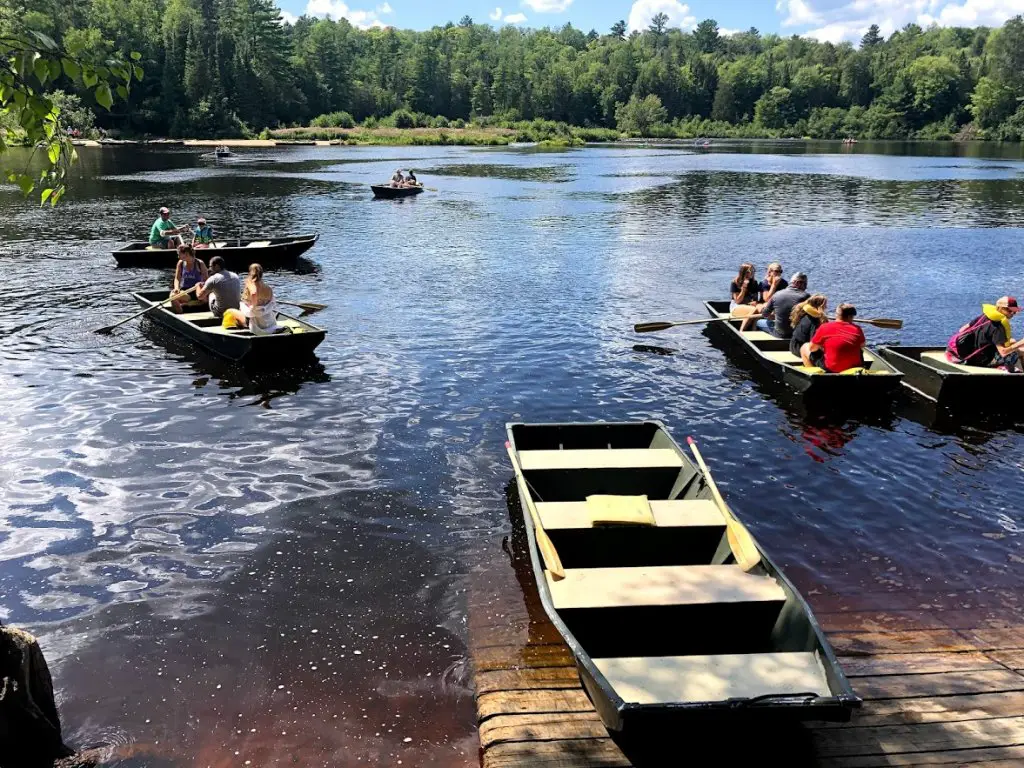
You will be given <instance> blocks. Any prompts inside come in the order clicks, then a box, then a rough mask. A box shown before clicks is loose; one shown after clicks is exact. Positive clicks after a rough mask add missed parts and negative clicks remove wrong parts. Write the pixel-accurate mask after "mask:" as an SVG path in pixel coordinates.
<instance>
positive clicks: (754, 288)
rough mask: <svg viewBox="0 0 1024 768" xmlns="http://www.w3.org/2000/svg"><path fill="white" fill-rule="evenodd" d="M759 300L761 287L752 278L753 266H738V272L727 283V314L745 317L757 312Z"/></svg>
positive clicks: (744, 264) (745, 264)
mask: <svg viewBox="0 0 1024 768" xmlns="http://www.w3.org/2000/svg"><path fill="white" fill-rule="evenodd" d="M760 298H761V286H760V285H759V284H758V282H757V280H756V279H755V278H754V265H753V264H747V263H743V264H740V271H739V273H738V274H737V275H736V277H734V278H733V280H732V282H731V283H729V299H730V301H729V314H730V315H732V316H733V317H747V316H749V315H752V314H754V312H756V311H757V302H758V300H759V299H760Z"/></svg>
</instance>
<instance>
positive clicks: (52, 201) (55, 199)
mask: <svg viewBox="0 0 1024 768" xmlns="http://www.w3.org/2000/svg"><path fill="white" fill-rule="evenodd" d="M65 189H66V187H65V186H64V185H63V184H61V185H60V186H59V187H57V189H56V191H55V192H54V193H53V196H52V197H51V198H50V205H51V206H56V205H57V202H58V201H59V200H60V199H61V198H62V197H64V190H65Z"/></svg>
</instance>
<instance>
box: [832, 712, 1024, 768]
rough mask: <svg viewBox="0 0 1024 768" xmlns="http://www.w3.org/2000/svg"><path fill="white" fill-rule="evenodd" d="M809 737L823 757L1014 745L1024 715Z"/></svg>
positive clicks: (1023, 740)
mask: <svg viewBox="0 0 1024 768" xmlns="http://www.w3.org/2000/svg"><path fill="white" fill-rule="evenodd" d="M812 739H813V740H814V748H815V751H816V753H817V754H818V755H821V756H823V757H829V756H836V757H840V756H847V755H849V756H852V755H871V754H887V755H893V754H905V753H914V752H942V751H950V750H956V749H960V748H963V747H964V746H966V745H971V746H973V747H1002V746H1007V745H1011V746H1013V745H1018V744H1024V717H1020V716H1018V717H1001V718H991V719H987V720H966V721H962V722H950V723H920V724H915V725H884V726H878V727H869V728H840V729H836V730H831V731H814V732H813V733H812ZM918 762H920V760H919V761H918ZM910 764H911V765H912V764H913V763H910Z"/></svg>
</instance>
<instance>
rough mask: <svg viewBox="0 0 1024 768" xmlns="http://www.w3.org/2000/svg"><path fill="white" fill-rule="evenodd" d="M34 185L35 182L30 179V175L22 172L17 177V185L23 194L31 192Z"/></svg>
mask: <svg viewBox="0 0 1024 768" xmlns="http://www.w3.org/2000/svg"><path fill="white" fill-rule="evenodd" d="M35 185H36V183H35V182H34V181H32V177H31V176H26V175H25V174H22V175H20V176H19V177H18V186H19V187H20V188H21V194H23V195H27V194H28V193H29V192H31V191H32V188H33V187H34V186H35Z"/></svg>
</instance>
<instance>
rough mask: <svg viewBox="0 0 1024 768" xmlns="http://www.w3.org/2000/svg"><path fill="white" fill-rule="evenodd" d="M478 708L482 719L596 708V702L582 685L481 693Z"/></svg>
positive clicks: (477, 701) (478, 716)
mask: <svg viewBox="0 0 1024 768" xmlns="http://www.w3.org/2000/svg"><path fill="white" fill-rule="evenodd" d="M476 711H477V718H478V719H479V720H480V721H483V720H487V719H488V718H490V717H494V716H495V715H535V714H546V713H550V712H593V711H594V705H593V704H591V703H590V699H588V698H587V694H585V693H584V692H583V690H582V689H576V690H571V689H570V690H539V691H497V692H496V693H485V694H482V695H481V696H478V697H477V700H476Z"/></svg>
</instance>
